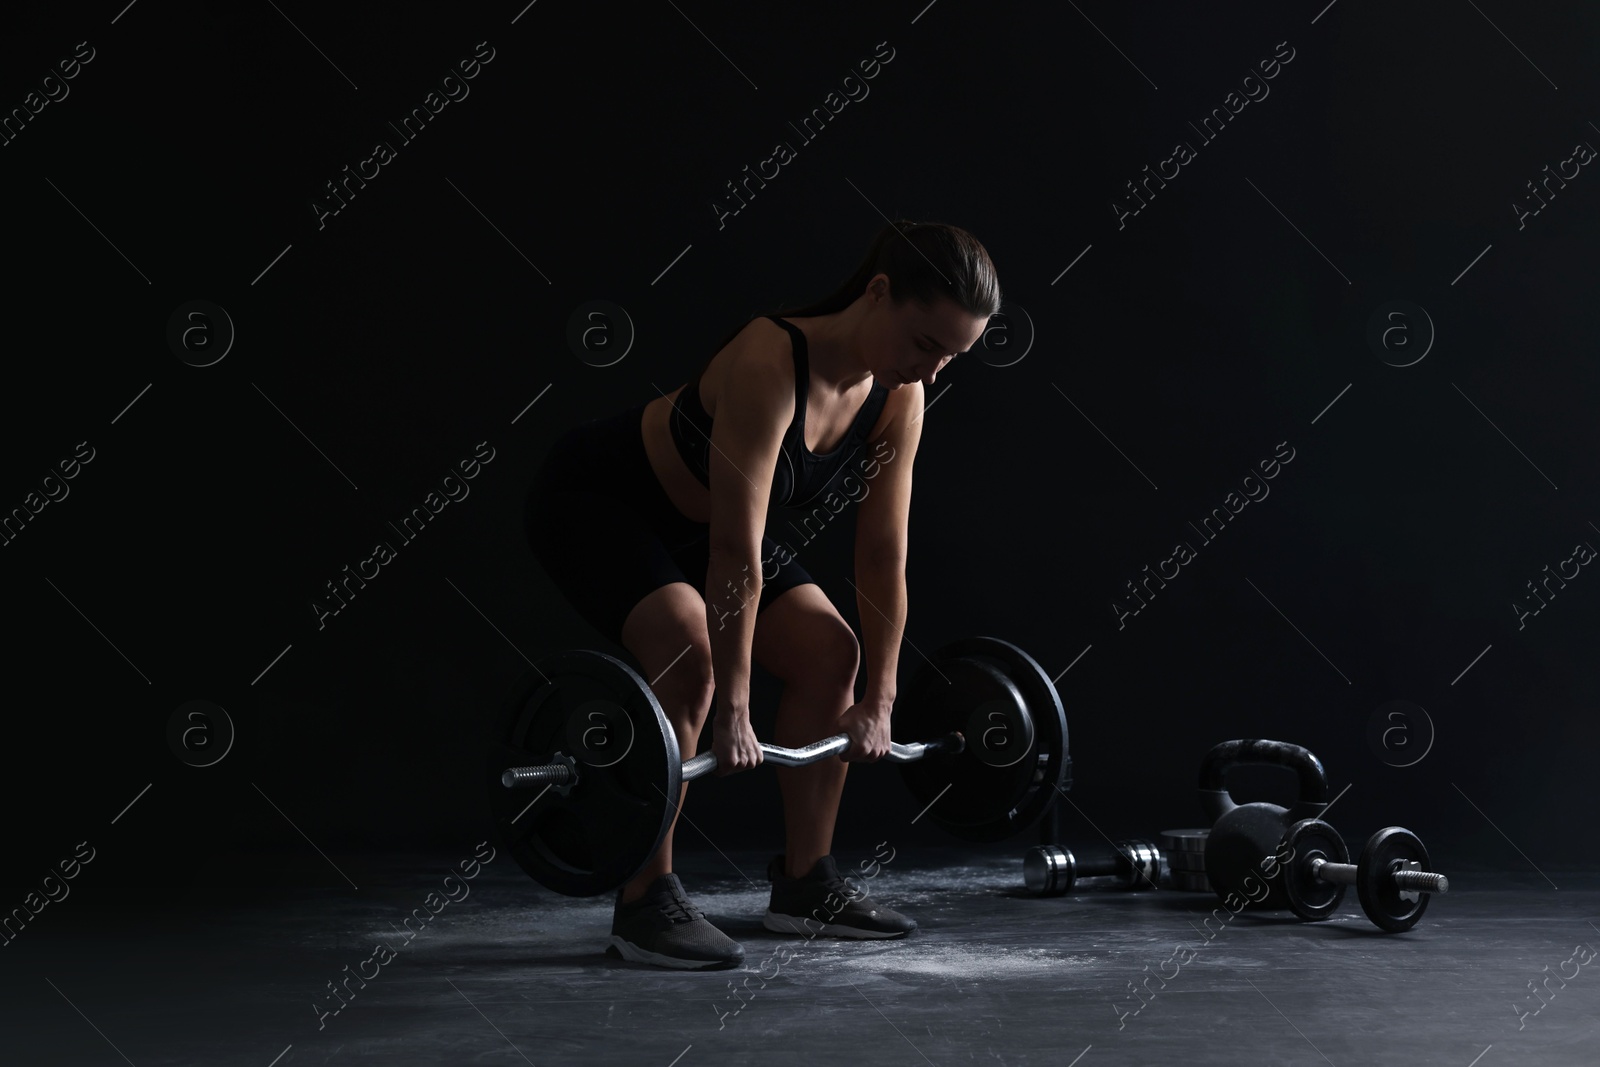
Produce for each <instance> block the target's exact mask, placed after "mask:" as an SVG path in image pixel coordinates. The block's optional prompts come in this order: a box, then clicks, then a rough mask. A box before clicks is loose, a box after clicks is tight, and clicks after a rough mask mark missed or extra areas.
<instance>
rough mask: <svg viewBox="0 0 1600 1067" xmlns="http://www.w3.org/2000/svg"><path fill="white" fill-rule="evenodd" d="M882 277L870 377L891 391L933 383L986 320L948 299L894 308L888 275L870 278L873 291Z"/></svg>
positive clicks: (973, 341)
mask: <svg viewBox="0 0 1600 1067" xmlns="http://www.w3.org/2000/svg"><path fill="white" fill-rule="evenodd" d="M880 279H881V281H882V283H883V288H884V292H883V295H882V296H881V298H879V299H877V300H876V301H875V302H874V303H873V306H872V313H871V319H872V320H873V321H872V324H871V327H870V336H869V344H868V349H867V351H868V356H867V362H868V366H869V368H870V369H871V371H872V376H873V377H874V378H875V379H877V381H878V382H879V383H881V384H882V385H884V386H885V387H886V388H889V389H899V388H900V387H901V386H903V385H908V384H910V383H911V382H917V381H920V382H922V383H923V384H924V385H932V384H933V382H934V378H935V377H936V376H937V375H938V373H939V372H940V371H941V370H943V369H944V367H945V364H947V363H949V362H950V361H951V360H952V359H954V358H955V357H956V356H958V355H961V354H962V353H964V352H966V351H967V350H968V349H970V348H971V347H972V346H973V345H975V344H977V343H978V339H979V338H980V337H982V336H983V331H984V328H985V327H986V326H987V325H988V324H989V320H988V319H983V318H978V317H976V316H973V315H969V314H967V312H965V311H963V310H962V309H961V307H960V306H959V305H957V304H956V302H955V301H953V300H951V299H949V298H948V297H940V298H939V301H938V302H937V303H935V304H933V305H932V306H926V305H923V304H920V303H918V302H917V301H915V300H907V301H906V302H905V303H903V304H899V305H896V304H895V303H894V301H893V300H891V299H890V298H889V296H888V293H887V288H888V286H887V283H888V276H887V275H881V274H880V275H878V277H877V278H874V279H873V285H872V291H873V292H877V288H876V287H877V284H878V283H879V281H880Z"/></svg>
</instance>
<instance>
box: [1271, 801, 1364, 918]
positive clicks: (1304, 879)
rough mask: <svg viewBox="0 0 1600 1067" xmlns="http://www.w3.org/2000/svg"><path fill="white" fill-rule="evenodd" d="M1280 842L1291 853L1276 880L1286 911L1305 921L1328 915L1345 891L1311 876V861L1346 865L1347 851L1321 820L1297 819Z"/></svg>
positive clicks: (1347, 861) (1334, 832) (1336, 885)
mask: <svg viewBox="0 0 1600 1067" xmlns="http://www.w3.org/2000/svg"><path fill="white" fill-rule="evenodd" d="M1284 842H1285V843H1286V844H1287V845H1289V846H1290V848H1292V849H1293V850H1294V851H1293V852H1292V853H1290V854H1291V855H1293V856H1294V859H1292V860H1290V861H1289V864H1288V866H1287V867H1286V868H1285V869H1284V871H1283V874H1282V877H1281V879H1280V881H1281V882H1282V884H1283V895H1284V898H1285V899H1286V900H1287V901H1288V904H1289V910H1290V911H1293V912H1294V913H1295V914H1296V915H1298V916H1300V918H1302V919H1305V920H1307V921H1309V922H1317V921H1319V920H1321V919H1326V918H1328V917H1329V916H1331V915H1332V914H1333V913H1334V912H1335V911H1337V910H1338V908H1339V903H1340V902H1341V901H1342V900H1344V892H1345V889H1346V888H1347V887H1346V886H1344V885H1338V884H1335V883H1332V882H1327V881H1324V880H1322V879H1321V878H1318V877H1316V875H1314V874H1312V873H1311V861H1312V860H1316V859H1322V860H1326V861H1327V862H1329V863H1349V862H1350V851H1349V850H1348V849H1347V848H1345V845H1344V838H1342V837H1340V836H1339V834H1338V831H1336V830H1335V829H1334V828H1333V827H1332V826H1329V825H1328V824H1327V823H1325V822H1323V821H1322V820H1321V819H1301V820H1300V821H1299V822H1297V823H1295V824H1294V825H1293V826H1291V827H1289V832H1288V834H1287V835H1285V837H1284Z"/></svg>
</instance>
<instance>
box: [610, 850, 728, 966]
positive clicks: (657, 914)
mask: <svg viewBox="0 0 1600 1067" xmlns="http://www.w3.org/2000/svg"><path fill="white" fill-rule="evenodd" d="M606 955H607V956H611V957H614V958H621V959H625V960H632V961H633V962H635V963H650V964H654V965H655V966H657V967H674V968H677V969H679V970H687V971H702V970H720V969H722V968H726V967H737V966H739V965H740V964H742V963H743V962H744V947H743V946H742V945H740V944H739V942H737V941H735V940H733V938H731V937H729V936H728V935H727V934H725V933H723V932H722V931H721V930H718V929H717V928H716V927H715V926H712V925H711V922H710V921H709V920H708V919H707V918H706V917H705V914H704V913H703V912H701V910H700V909H699V908H697V907H695V906H694V904H693V903H692V902H691V901H690V900H689V898H688V897H687V896H686V895H685V894H684V892H683V883H682V882H680V881H678V876H677V875H676V874H672V873H670V872H669V873H667V874H663V875H662V876H661V877H659V878H657V879H656V880H655V881H653V882H651V883H650V888H649V889H646V890H645V891H644V896H642V897H640V898H639V899H638V900H633V901H629V902H628V903H626V904H624V903H623V902H622V890H620V889H619V890H617V903H616V909H615V910H614V911H613V912H612V918H611V944H610V945H609V946H607V948H606Z"/></svg>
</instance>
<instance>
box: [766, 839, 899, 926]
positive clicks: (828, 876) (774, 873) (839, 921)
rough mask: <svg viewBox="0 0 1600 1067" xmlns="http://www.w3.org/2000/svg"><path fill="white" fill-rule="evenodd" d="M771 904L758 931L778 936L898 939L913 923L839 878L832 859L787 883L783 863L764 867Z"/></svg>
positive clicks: (774, 861) (776, 859) (778, 860)
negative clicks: (770, 884) (770, 890)
mask: <svg viewBox="0 0 1600 1067" xmlns="http://www.w3.org/2000/svg"><path fill="white" fill-rule="evenodd" d="M767 880H768V881H769V882H771V883H772V900H771V903H769V904H768V905H767V914H766V916H765V917H764V918H762V920H761V925H762V926H765V927H766V928H767V929H768V930H773V931H775V932H777V933H780V934H805V935H807V936H811V937H815V936H817V935H819V934H821V935H825V936H829V937H858V938H885V937H904V936H906V935H907V934H909V933H911V932H912V931H913V930H915V929H916V928H917V923H916V920H914V919H910V918H907V917H906V916H904V915H901V914H900V913H899V912H897V911H891V910H890V909H888V908H886V907H884V906H883V905H882V904H879V903H877V902H876V901H874V900H873V899H872V898H871V897H869V896H867V894H866V891H865V890H862V889H859V888H857V887H856V886H855V885H854V884H853V883H852V882H850V880H849V879H847V878H845V877H844V876H843V875H841V874H840V873H839V866H838V864H837V863H835V862H834V859H833V857H832V856H823V857H822V858H821V859H820V860H818V861H817V865H816V866H815V867H813V868H812V869H811V873H810V874H807V875H805V876H804V877H802V878H790V877H789V876H788V875H786V874H784V873H783V857H782V856H774V857H773V859H772V861H771V862H770V863H768V864H767Z"/></svg>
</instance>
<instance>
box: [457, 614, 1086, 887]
mask: <svg viewBox="0 0 1600 1067" xmlns="http://www.w3.org/2000/svg"><path fill="white" fill-rule="evenodd" d="M890 733H891V736H892V737H893V738H895V740H892V741H891V744H890V751H889V754H888V755H887V756H886V757H885V759H886V760H888V761H889V762H893V763H898V764H899V765H900V770H901V775H902V778H903V779H904V781H905V783H906V785H907V786H908V788H909V789H910V791H911V793H912V796H913V798H914V799H915V801H916V802H917V804H918V805H919V806H921V808H922V813H919V815H918V816H917V818H921V817H922V814H923V813H925V814H927V815H928V816H929V818H930V820H931V821H932V822H935V823H937V824H938V825H939V826H941V827H942V828H943V829H945V830H946V831H947V832H949V833H951V834H952V835H954V836H956V837H960V838H963V839H965V840H969V841H999V840H1003V839H1005V838H1006V837H1009V836H1011V835H1012V834H1014V833H1016V832H1017V831H1019V830H1021V829H1022V828H1024V827H1026V826H1028V825H1030V824H1031V823H1032V822H1033V821H1035V820H1036V819H1037V818H1038V817H1039V816H1040V815H1042V814H1043V813H1044V812H1045V811H1046V810H1048V808H1049V807H1050V805H1051V802H1052V801H1053V800H1054V798H1055V795H1056V791H1057V790H1061V791H1063V792H1064V791H1065V790H1066V789H1068V788H1070V786H1071V765H1072V761H1071V758H1070V756H1068V754H1067V721H1066V713H1065V712H1064V711H1063V710H1062V706H1061V698H1060V696H1059V694H1057V692H1056V689H1055V686H1054V685H1053V684H1052V683H1051V681H1050V678H1049V676H1048V675H1046V674H1045V672H1044V669H1043V668H1042V667H1040V666H1039V664H1038V663H1037V662H1036V661H1035V660H1034V659H1033V658H1032V657H1031V656H1029V655H1028V654H1027V653H1026V652H1024V651H1022V649H1020V648H1018V647H1017V646H1015V645H1013V644H1010V643H1009V642H1006V641H1002V640H1000V639H998V638H992V637H971V638H965V639H962V640H958V641H954V642H952V643H950V644H948V645H946V646H945V647H943V648H941V649H939V650H938V651H937V652H935V653H934V654H933V656H932V657H930V658H928V659H927V660H926V661H925V662H924V664H923V665H922V666H921V667H919V668H918V670H917V671H916V672H915V673H914V674H913V676H912V678H911V681H910V684H909V685H907V686H905V687H903V688H902V689H901V690H900V692H899V697H898V699H897V700H896V701H895V707H894V712H893V715H892V717H891V719H890ZM849 744H850V741H849V737H848V736H847V735H845V734H837V735H834V736H832V737H829V738H825V739H823V740H821V741H817V742H815V743H813V744H810V745H806V746H804V747H802V748H784V747H780V746H778V745H772V744H768V743H766V742H762V743H761V751H762V755H763V759H764V760H765V761H767V762H771V763H774V764H777V765H780V766H790V767H798V766H804V765H806V764H810V763H815V762H817V761H818V760H822V759H826V758H828V757H829V756H834V755H837V754H839V753H842V752H844V751H845V750H846V749H847V748H848V747H849ZM715 768H716V756H715V755H714V754H713V753H711V752H703V753H700V754H698V755H696V756H694V757H692V758H691V759H689V760H687V761H685V760H683V759H681V756H680V753H679V749H678V741H677V734H676V733H675V732H674V730H673V728H672V725H671V723H670V722H668V720H667V717H666V714H665V713H664V712H663V711H662V710H661V706H660V704H659V703H658V702H657V701H656V698H655V695H654V694H653V693H652V692H651V691H650V687H649V685H648V684H647V683H646V682H645V680H644V679H643V678H642V677H640V675H639V674H638V672H636V671H634V670H633V668H632V667H630V666H628V664H626V663H624V662H623V661H622V660H620V659H617V658H616V657H614V656H610V655H607V654H606V653H603V652H594V651H585V650H572V651H566V652H559V653H555V654H553V655H551V656H548V657H546V658H544V659H542V660H540V661H539V662H538V663H536V664H534V666H533V667H532V668H531V669H530V670H528V671H527V672H526V673H525V674H524V675H523V676H522V677H521V678H519V679H518V681H517V683H516V684H515V686H514V687H513V689H512V691H511V693H510V694H509V697H508V699H507V701H506V704H505V710H504V713H503V715H502V718H501V720H500V722H499V723H498V724H497V725H496V729H495V734H494V737H493V740H492V742H491V744H490V746H489V753H488V758H487V770H488V784H489V803H490V809H491V817H492V819H493V822H494V828H495V833H496V836H497V837H498V838H499V839H500V842H501V844H502V845H503V847H504V849H505V851H506V852H507V853H508V854H509V855H511V856H512V858H513V859H514V860H515V861H516V863H517V865H518V866H520V867H521V868H522V869H523V871H525V872H526V873H527V874H528V875H529V876H530V877H532V878H533V879H534V880H535V881H537V882H538V883H539V884H540V885H543V886H545V887H547V888H549V889H552V890H554V891H556V892H558V893H562V894H565V895H567V896H597V895H599V894H602V893H606V892H609V891H611V890H614V889H616V888H617V887H618V886H621V885H623V884H625V883H626V882H628V881H629V880H630V879H631V878H632V877H633V876H634V875H635V874H637V873H638V872H639V871H640V870H641V869H643V867H644V865H645V864H646V863H648V862H649V860H650V857H651V856H652V855H653V854H654V853H655V851H656V849H657V848H659V847H660V845H661V842H662V840H663V839H664V838H665V837H666V834H667V830H668V829H669V828H670V827H671V825H672V819H673V815H674V813H675V811H676V807H677V802H678V793H679V791H680V788H681V786H682V785H683V783H684V782H687V781H693V780H694V779H696V778H699V777H702V776H704V775H706V774H709V773H710V772H711V771H713V770H714V769H715ZM535 788H537V792H535V793H534V795H533V796H532V797H531V798H530V797H529V796H528V794H529V792H530V791H532V790H534V789H535Z"/></svg>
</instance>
